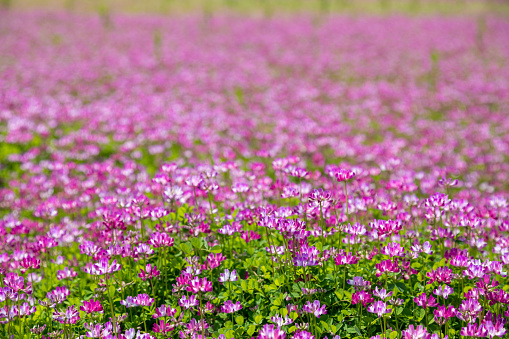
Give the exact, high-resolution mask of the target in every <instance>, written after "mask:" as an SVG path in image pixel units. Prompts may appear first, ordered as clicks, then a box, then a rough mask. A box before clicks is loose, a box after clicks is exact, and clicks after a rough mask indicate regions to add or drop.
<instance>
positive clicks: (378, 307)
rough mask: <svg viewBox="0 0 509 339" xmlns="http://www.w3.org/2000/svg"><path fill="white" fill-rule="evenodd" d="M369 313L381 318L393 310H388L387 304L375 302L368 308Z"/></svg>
mask: <svg viewBox="0 0 509 339" xmlns="http://www.w3.org/2000/svg"><path fill="white" fill-rule="evenodd" d="M368 312H371V313H375V314H376V315H378V317H379V318H380V317H382V316H383V315H384V314H387V313H391V309H390V308H387V304H386V303H385V302H383V301H375V302H374V303H373V304H371V305H369V306H368Z"/></svg>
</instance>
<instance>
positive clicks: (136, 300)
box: [120, 293, 154, 308]
mask: <svg viewBox="0 0 509 339" xmlns="http://www.w3.org/2000/svg"><path fill="white" fill-rule="evenodd" d="M153 303H154V299H153V298H150V297H149V296H148V294H144V293H142V294H138V295H137V296H136V297H131V296H128V297H127V298H126V300H121V301H120V304H122V305H124V306H125V307H127V308H131V307H139V306H151V305H152V304H153Z"/></svg>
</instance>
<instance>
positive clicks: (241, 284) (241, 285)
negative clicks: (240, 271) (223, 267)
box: [240, 280, 248, 291]
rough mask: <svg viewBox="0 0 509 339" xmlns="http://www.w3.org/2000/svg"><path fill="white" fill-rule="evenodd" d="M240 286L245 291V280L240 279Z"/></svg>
mask: <svg viewBox="0 0 509 339" xmlns="http://www.w3.org/2000/svg"><path fill="white" fill-rule="evenodd" d="M240 287H242V289H243V290H244V291H246V290H247V289H248V288H247V282H246V281H245V280H241V282H240Z"/></svg>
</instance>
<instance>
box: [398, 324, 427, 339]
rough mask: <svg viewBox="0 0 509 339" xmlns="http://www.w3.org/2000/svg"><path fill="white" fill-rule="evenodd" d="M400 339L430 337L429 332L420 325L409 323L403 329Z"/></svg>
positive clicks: (423, 338)
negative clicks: (406, 327)
mask: <svg viewBox="0 0 509 339" xmlns="http://www.w3.org/2000/svg"><path fill="white" fill-rule="evenodd" d="M401 339H431V334H429V333H428V331H427V330H426V328H424V327H423V326H422V325H419V326H417V327H414V325H409V326H408V329H406V330H405V331H403V333H402V337H401Z"/></svg>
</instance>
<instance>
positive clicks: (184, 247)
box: [180, 242, 193, 254]
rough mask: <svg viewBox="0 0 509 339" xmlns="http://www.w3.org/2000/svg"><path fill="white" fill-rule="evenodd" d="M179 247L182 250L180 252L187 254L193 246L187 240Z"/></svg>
mask: <svg viewBox="0 0 509 339" xmlns="http://www.w3.org/2000/svg"><path fill="white" fill-rule="evenodd" d="M180 249H181V250H182V252H184V253H186V254H189V253H191V252H192V251H193V247H192V246H191V244H190V243H189V242H183V243H181V244H180Z"/></svg>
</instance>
